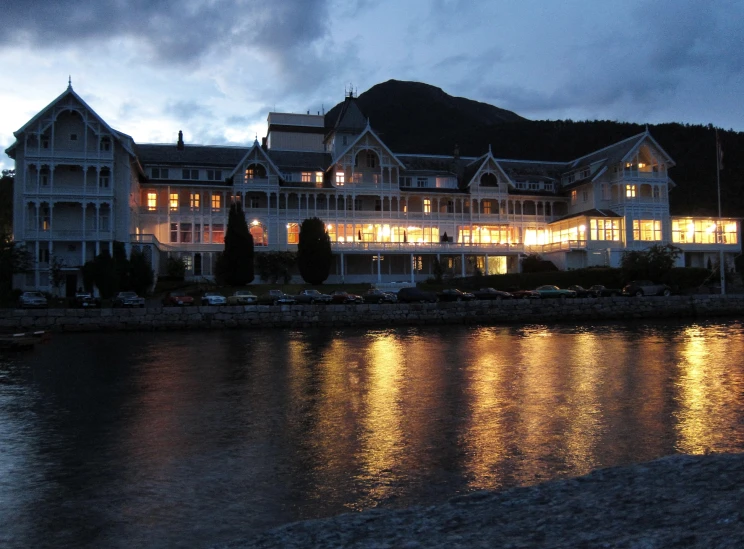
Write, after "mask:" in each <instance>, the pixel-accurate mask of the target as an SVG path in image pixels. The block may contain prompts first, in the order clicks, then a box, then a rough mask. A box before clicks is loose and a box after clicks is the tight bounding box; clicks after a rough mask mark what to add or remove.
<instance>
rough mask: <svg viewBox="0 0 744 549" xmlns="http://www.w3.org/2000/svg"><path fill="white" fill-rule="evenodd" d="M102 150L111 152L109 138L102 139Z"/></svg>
mask: <svg viewBox="0 0 744 549" xmlns="http://www.w3.org/2000/svg"><path fill="white" fill-rule="evenodd" d="M101 150H102V151H110V150H111V140H110V139H109V138H108V137H104V138H102V139H101Z"/></svg>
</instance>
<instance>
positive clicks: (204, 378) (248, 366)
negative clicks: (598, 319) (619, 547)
mask: <svg viewBox="0 0 744 549" xmlns="http://www.w3.org/2000/svg"><path fill="white" fill-rule="evenodd" d="M706 451H714V452H724V451H744V324H742V323H741V322H739V321H727V322H722V323H700V324H681V323H680V324H669V323H666V324H643V325H641V324H632V325H631V324H602V325H599V326H587V325H582V326H557V327H545V326H522V327H483V328H475V327H429V328H427V327H423V328H415V329H414V328H400V329H390V330H359V329H353V330H352V329H348V330H322V331H321V330H317V331H251V332H244V331H224V332H202V333H193V332H190V333H145V334H131V333H122V334H105V335H92V334H74V335H72V334H71V335H66V334H60V335H55V336H54V338H53V340H52V341H51V342H50V343H48V344H45V345H40V346H37V348H36V349H35V350H33V351H31V352H27V353H23V354H14V355H0V546H2V547H5V548H15V547H81V548H82V547H122V548H124V547H127V548H129V547H189V548H191V547H209V546H211V545H213V544H216V543H219V542H224V541H229V540H233V539H236V538H241V537H245V536H247V535H251V534H255V533H258V532H260V531H263V530H265V529H268V528H271V527H274V526H277V525H280V524H283V523H286V522H290V521H294V520H299V519H306V518H316V517H324V516H330V515H335V514H338V513H343V512H350V511H356V510H361V509H369V508H373V507H385V508H392V507H400V506H407V505H411V504H429V503H435V502H439V501H442V500H445V499H447V498H449V497H451V496H453V495H456V494H459V493H464V492H468V491H473V490H480V489H494V488H502V487H510V486H514V485H521V484H534V483H536V482H540V481H543V480H546V479H553V478H559V477H566V476H574V475H580V474H583V473H586V472H588V471H590V470H592V469H594V468H597V467H604V466H611V465H620V464H627V463H632V462H637V461H643V460H648V459H653V458H656V457H659V456H662V455H666V454H671V453H675V452H691V453H702V452H706Z"/></svg>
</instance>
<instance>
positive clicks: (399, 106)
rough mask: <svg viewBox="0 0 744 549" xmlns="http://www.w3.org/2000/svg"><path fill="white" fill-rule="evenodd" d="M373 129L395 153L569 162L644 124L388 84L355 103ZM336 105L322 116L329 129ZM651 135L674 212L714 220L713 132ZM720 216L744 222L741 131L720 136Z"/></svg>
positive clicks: (690, 129)
mask: <svg viewBox="0 0 744 549" xmlns="http://www.w3.org/2000/svg"><path fill="white" fill-rule="evenodd" d="M356 101H357V104H358V106H359V108H360V109H361V111H362V112H363V113H364V115H365V116H367V117H368V118H369V120H370V124H371V126H372V128H374V130H375V131H376V132H377V133H378V134H379V135H380V137H381V138H382V139H383V140H384V141H385V143H386V144H387V145H388V146H389V147H390V149H391V150H393V151H395V152H398V153H429V154H452V152H453V150H454V148H455V145H457V146H458V147H459V149H460V153H461V154H462V155H463V156H480V155H482V154H484V153H485V152H487V151H488V147H489V145H490V146H491V149H492V151H493V154H494V156H496V157H497V158H513V159H528V160H558V161H565V160H573V159H575V158H578V157H581V156H584V155H586V154H588V153H590V152H592V151H596V150H598V149H601V148H603V147H606V146H607V145H611V144H613V143H616V142H617V141H620V140H622V139H625V138H626V137H630V136H632V135H635V134H638V133H641V132H642V131H644V129H645V126H643V125H640V124H631V123H627V122H612V121H606V120H597V121H584V122H574V121H572V120H536V121H532V120H527V119H525V118H522V117H521V116H519V115H517V114H515V113H513V112H511V111H507V110H504V109H499V108H498V107H494V106H492V105H488V104H486V103H480V102H477V101H472V100H470V99H465V98H461V97H452V96H451V95H448V94H446V93H445V92H444V91H442V90H441V89H439V88H436V87H434V86H430V85H428V84H422V83H418V82H401V81H398V80H389V81H387V82H384V83H382V84H377V85H376V86H373V87H372V88H370V89H369V90H367V91H366V92H364V93H362V94H361V95H360V96H359V97H358V98H357V99H356ZM341 105H342V104H339V105H336V106H335V107H334V108H333V109H331V110H330V111H329V112H328V113H327V114H326V125H333V123H335V121H336V119H337V118H338V113H339V110H340V109H341ZM649 131H650V132H651V135H652V136H653V137H654V139H656V141H658V143H659V144H660V145H661V146H662V147H663V148H664V150H666V152H667V153H668V154H669V155H670V156H671V157H672V158H673V159H674V160H675V162H676V163H677V165H676V167H675V168H673V170H672V171H671V177H672V179H673V180H674V182H675V183H676V185H677V186H676V188H675V189H674V190H673V191H672V192H671V194H670V205H671V210H672V213H673V214H678V215H679V214H695V215H717V212H718V198H717V188H716V136H715V134H716V132H715V128H714V127H713V126H711V125H709V126H702V125H685V124H677V123H667V124H657V125H649ZM718 133H719V136H720V139H721V144H722V149H723V151H724V162H723V163H724V168H725V169H723V170H722V171H721V202H722V206H723V214H724V215H727V216H737V217H744V157H743V156H744V155H742V153H741V151H744V133H742V132H735V131H724V130H719V132H718Z"/></svg>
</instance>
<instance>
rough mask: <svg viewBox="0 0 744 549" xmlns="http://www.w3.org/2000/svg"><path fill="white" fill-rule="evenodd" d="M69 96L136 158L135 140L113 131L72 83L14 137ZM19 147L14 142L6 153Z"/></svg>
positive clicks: (15, 134)
mask: <svg viewBox="0 0 744 549" xmlns="http://www.w3.org/2000/svg"><path fill="white" fill-rule="evenodd" d="M67 96H72V97H74V98H75V99H76V100H77V101H78V102H80V104H81V105H82V106H83V107H84V108H85V109H86V110H87V111H88V112H89V113H90V114H92V115H93V116H94V117H95V119H96V120H97V121H98V122H99V123H100V124H101V125H102V126H103V127H104V128H106V130H107V131H108V132H109V133H110V134H111V135H113V136H114V137H115V138H116V139H117V141H119V142H120V143H121V146H122V147H124V150H126V151H127V152H128V153H129V154H130V155H132V156H135V153H134V149H133V147H132V145H133V144H134V140H132V138H131V137H129V136H128V135H126V134H124V133H121V132H118V131H116V130H115V129H113V128H112V127H111V126H109V125H108V124H107V123H106V121H105V120H104V119H103V118H101V117H100V116H99V115H98V113H97V112H96V111H94V110H93V109H92V108H91V107H90V105H88V104H87V103H86V102H85V101H84V100H83V98H82V97H80V96H79V95H78V94H77V93H75V90H73V89H72V83H69V84H68V85H67V89H66V90H65V91H63V92H62V93H61V94H59V96H57V98H56V99H54V100H53V101H52V102H51V103H49V104H48V105H47V106H46V107H44V108H43V109H41V110H40V111H39V112H38V113H36V116H34V117H33V118H32V119H31V120H29V121H28V122H26V123H25V124H24V125H23V127H22V128H20V129H19V130H17V131H15V132H13V135H14V136H15V137H16V139H17V138H18V137H19V136H20V135H21V134H23V133H24V132H25V131H26V130H27V129H28V128H29V127H30V126H32V125H33V124H35V123H36V122H38V120H39V119H40V118H41V117H42V116H44V115H45V114H46V113H47V111H48V110H49V109H51V108H52V107H54V106H55V105H56V104H57V103H59V102H60V101H62V100H63V99H64V98H66V97H67ZM125 136H126V137H127V138H129V139H125ZM17 145H18V141H15V142H14V143H13V144H12V145H11V146H10V147H8V148H7V149H6V150H5V152H6V153H7V154H8V156H11V153H12V151H13V149H15V148H16V146H17ZM11 158H12V156H11Z"/></svg>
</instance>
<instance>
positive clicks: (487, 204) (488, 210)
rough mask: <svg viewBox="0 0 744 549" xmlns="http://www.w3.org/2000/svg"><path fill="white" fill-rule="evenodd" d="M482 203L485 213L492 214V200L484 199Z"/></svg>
mask: <svg viewBox="0 0 744 549" xmlns="http://www.w3.org/2000/svg"><path fill="white" fill-rule="evenodd" d="M481 204H483V213H484V214H490V213H491V201H490V200H484V201H483V202H481Z"/></svg>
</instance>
